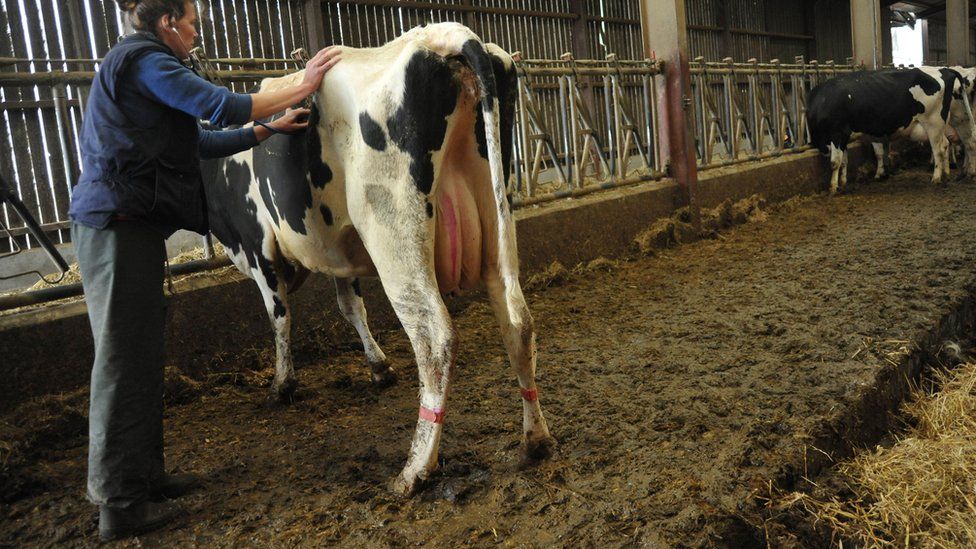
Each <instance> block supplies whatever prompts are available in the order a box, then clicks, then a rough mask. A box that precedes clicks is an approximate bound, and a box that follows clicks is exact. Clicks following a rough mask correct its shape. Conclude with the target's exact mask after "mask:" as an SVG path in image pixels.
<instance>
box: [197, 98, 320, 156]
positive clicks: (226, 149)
mask: <svg viewBox="0 0 976 549" xmlns="http://www.w3.org/2000/svg"><path fill="white" fill-rule="evenodd" d="M311 113H312V111H310V110H308V109H288V111H286V112H285V114H284V116H282V117H280V118H277V119H275V120H272V121H271V122H268V123H267V125H268V126H269V127H270V128H272V129H274V130H275V131H277V132H281V133H297V132H300V131H302V130H305V129H308V116H309V115H310V114H311ZM311 131H316V129H315V128H312V130H311ZM272 135H274V132H272V131H271V130H269V129H268V128H265V127H263V126H258V125H255V126H254V127H253V128H241V129H239V130H223V131H220V130H210V129H207V128H204V127H201V128H200V158H202V159H205V160H206V159H212V158H223V157H226V156H231V155H234V154H237V153H239V152H242V151H246V150H248V149H251V148H254V147H255V146H257V145H258V143H260V142H262V141H264V140H265V139H267V138H269V137H271V136H272Z"/></svg>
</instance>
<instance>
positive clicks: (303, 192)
mask: <svg viewBox="0 0 976 549" xmlns="http://www.w3.org/2000/svg"><path fill="white" fill-rule="evenodd" d="M311 111H312V112H311V114H310V115H309V119H308V123H309V129H308V130H307V131H304V132H301V133H298V134H294V135H285V134H276V135H272V136H271V137H269V138H268V139H267V140H266V141H265V142H264V143H262V144H261V146H259V147H255V148H254V149H253V153H252V158H253V163H254V177H255V178H257V182H258V188H259V190H260V192H261V199H262V200H263V201H264V204H265V206H266V207H267V209H268V211H269V212H270V213H271V218H272V220H273V221H274V223H275V225H278V226H280V225H281V223H282V222H283V221H284V222H287V223H288V226H289V227H290V228H291V229H292V230H293V231H295V232H296V233H299V234H307V229H306V227H305V216H306V212H308V210H309V209H310V208H311V207H312V202H313V200H312V187H313V186H314V187H316V188H319V189H321V188H324V187H325V185H326V184H327V183H328V182H330V181H332V170H331V169H330V168H329V166H328V165H327V164H326V163H325V162H323V161H322V141H321V139H320V138H319V132H318V130H317V127H318V124H319V121H320V115H319V110H318V107H317V106H315V105H313V106H312V109H311ZM309 183H311V185H309ZM240 184H242V185H245V186H246V185H247V182H246V181H244V182H241V183H240Z"/></svg>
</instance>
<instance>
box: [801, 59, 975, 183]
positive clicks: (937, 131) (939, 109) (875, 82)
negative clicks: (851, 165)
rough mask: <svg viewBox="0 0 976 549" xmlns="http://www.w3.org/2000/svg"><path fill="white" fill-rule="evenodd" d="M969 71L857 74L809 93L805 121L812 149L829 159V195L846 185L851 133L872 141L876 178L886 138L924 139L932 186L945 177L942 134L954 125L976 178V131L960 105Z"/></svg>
mask: <svg viewBox="0 0 976 549" xmlns="http://www.w3.org/2000/svg"><path fill="white" fill-rule="evenodd" d="M973 72H974V71H973V69H961V68H948V67H920V68H912V69H885V70H880V71H857V72H853V73H850V74H846V75H843V76H839V77H837V78H833V79H831V80H828V81H826V82H824V83H823V84H820V85H819V86H817V87H815V88H814V89H813V90H811V92H810V94H809V96H808V98H807V122H808V124H809V128H810V137H811V140H812V143H813V145H814V146H815V147H817V148H818V149H819V150H820V151H821V152H822V153H823V154H829V155H830V163H831V167H832V169H833V173H832V175H831V180H830V190H831V192H832V193H833V192H837V189H838V187H839V186H842V185H844V184H846V183H847V144H848V141H849V139H850V136H851V134H852V133H855V132H861V133H864V134H866V135H868V136H870V137H871V138H873V139H874V140H875V143H874V144H873V146H874V150H875V153H876V155H877V156H878V157H879V159H880V160H879V168H878V172H877V175H878V176H879V177H883V176H884V157H885V147H884V143H883V141H884V140H886V139H887V138H890V137H892V136H894V135H897V134H912V133H914V134H915V135H916V136H917V135H920V134H921V135H924V136H925V138H927V140H928V142H929V144H930V146H931V147H932V158H933V163H934V164H935V167H934V170H933V174H932V182H933V183H935V184H941V183H942V182H943V178H944V177H945V176H947V175H948V173H949V162H948V155H947V152H948V147H949V141H948V138H947V137H946V130H947V127H952V128H954V129H955V131H956V132H957V133H958V134H959V136H960V138H961V140H962V141H963V143H964V145H965V146H966V150H967V155H966V156H967V161H966V170H967V172H966V173H967V174H969V175H976V163H974V160H976V132H974V128H973V127H972V118H971V113H967V112H966V107H965V102H964V101H963V94H964V93H967V94H968V93H970V92H971V91H972V89H973ZM946 90H948V93H947V92H946ZM950 124H952V126H949V125H950ZM970 153H971V154H970Z"/></svg>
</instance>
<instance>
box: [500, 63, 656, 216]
mask: <svg viewBox="0 0 976 549" xmlns="http://www.w3.org/2000/svg"><path fill="white" fill-rule="evenodd" d="M513 57H514V58H515V60H516V71H517V73H518V110H517V119H516V125H515V134H516V135H515V144H516V147H515V154H514V155H513V156H514V162H515V165H514V170H513V172H514V176H513V178H512V180H511V184H512V187H513V188H512V190H513V191H514V193H513V194H514V197H515V198H514V204H515V206H516V207H517V206H526V205H530V204H538V203H540V202H546V201H551V200H555V199H557V198H564V197H569V196H577V195H581V194H587V193H590V192H593V191H595V190H599V189H605V188H610V187H615V186H620V185H629V184H633V183H637V182H641V181H650V180H654V179H660V178H662V177H664V169H663V166H662V162H661V156H660V153H659V148H658V146H657V135H658V128H659V116H658V111H657V105H658V103H657V94H658V83H657V82H656V79H655V76H657V75H659V74H661V63H660V62H658V61H652V60H644V61H621V60H618V59H617V58H616V56H614V55H609V56H607V58H606V59H605V60H602V61H595V60H576V59H573V57H572V56H571V55H569V54H566V55H563V57H562V59H559V60H542V59H528V60H523V59H521V56H520V55H519V54H518V53H517V52H516V54H515V55H514V56H513Z"/></svg>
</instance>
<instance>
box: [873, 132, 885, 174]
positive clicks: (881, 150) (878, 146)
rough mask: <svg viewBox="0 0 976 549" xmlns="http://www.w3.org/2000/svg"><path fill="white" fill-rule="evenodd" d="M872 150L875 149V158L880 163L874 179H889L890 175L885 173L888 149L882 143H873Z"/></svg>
mask: <svg viewBox="0 0 976 549" xmlns="http://www.w3.org/2000/svg"><path fill="white" fill-rule="evenodd" d="M871 148H872V149H874V157H875V158H876V159H877V161H878V169H877V170H876V171H875V172H874V178H875V179H877V180H879V181H880V180H882V179H884V178H886V177H888V173H887V172H886V171H885V169H886V168H887V158H888V151H887V147H885V144H884V143H883V142H881V141H872V142H871Z"/></svg>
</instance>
